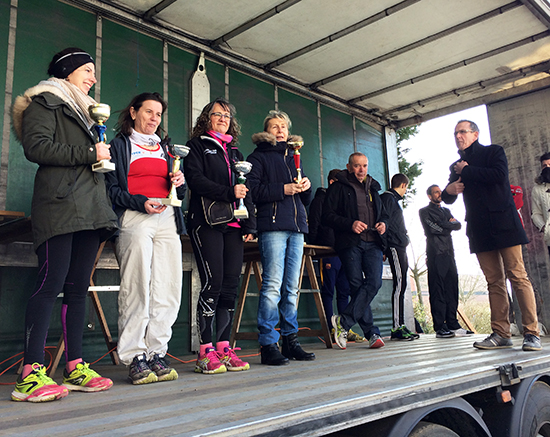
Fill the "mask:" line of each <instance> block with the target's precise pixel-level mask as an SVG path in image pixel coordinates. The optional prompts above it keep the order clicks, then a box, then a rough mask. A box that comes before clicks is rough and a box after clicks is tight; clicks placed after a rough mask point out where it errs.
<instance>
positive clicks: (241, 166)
mask: <svg viewBox="0 0 550 437" xmlns="http://www.w3.org/2000/svg"><path fill="white" fill-rule="evenodd" d="M233 168H234V169H235V171H237V172H239V176H238V177H237V182H238V183H239V184H244V183H245V182H246V177H245V176H244V175H245V174H248V173H250V170H252V164H251V163H250V162H248V161H237V162H235V163H233ZM234 215H235V218H238V219H241V220H244V219H247V218H248V209H246V206H244V199H239V207H238V208H237V209H236V210H235V211H234Z"/></svg>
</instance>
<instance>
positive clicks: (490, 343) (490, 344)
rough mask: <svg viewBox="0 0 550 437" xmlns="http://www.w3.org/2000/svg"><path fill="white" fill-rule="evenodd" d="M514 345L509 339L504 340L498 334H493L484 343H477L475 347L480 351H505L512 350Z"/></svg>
mask: <svg viewBox="0 0 550 437" xmlns="http://www.w3.org/2000/svg"><path fill="white" fill-rule="evenodd" d="M513 345H514V344H513V343H512V340H511V339H509V338H504V337H501V336H500V335H498V334H497V333H496V332H493V333H492V334H491V335H489V337H487V338H486V339H485V340H483V341H476V342H475V343H474V347H477V348H478V349H505V348H510V347H512V346H513Z"/></svg>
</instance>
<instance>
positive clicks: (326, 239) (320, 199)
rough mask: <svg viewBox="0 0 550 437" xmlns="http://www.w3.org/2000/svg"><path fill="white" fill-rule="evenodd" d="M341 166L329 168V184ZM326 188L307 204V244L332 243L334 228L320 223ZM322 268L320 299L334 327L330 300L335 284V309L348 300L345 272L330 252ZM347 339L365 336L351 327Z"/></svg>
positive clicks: (322, 244)
mask: <svg viewBox="0 0 550 437" xmlns="http://www.w3.org/2000/svg"><path fill="white" fill-rule="evenodd" d="M341 171H342V170H340V169H336V168H335V169H333V170H331V171H329V172H328V177H327V179H328V185H329V186H330V185H331V184H332V183H334V182H335V181H336V175H337V174H338V173H340V172H341ZM326 193H327V189H326V188H323V187H319V188H317V191H316V192H315V197H314V199H313V200H312V201H311V205H309V221H308V224H309V234H308V241H309V243H310V244H316V245H318V246H330V247H334V231H333V230H332V228H331V227H329V226H325V225H323V224H322V223H321V218H322V216H323V203H324V201H325V197H326ZM322 268H323V285H322V286H321V299H322V300H323V307H324V309H325V316H326V318H327V323H328V326H329V329H334V328H333V326H332V321H331V320H332V316H333V314H334V312H333V308H332V307H333V300H334V289H335V288H336V308H337V309H338V313H342V312H343V311H344V310H345V309H346V307H347V306H348V302H349V295H350V291H349V282H348V278H346V273H345V272H344V268H343V266H342V261H340V258H339V257H338V256H329V257H325V258H323V259H322ZM348 341H355V342H356V343H362V342H363V341H365V338H364V337H362V336H360V335H359V334H357V333H355V332H353V331H352V330H351V329H350V330H349V332H348Z"/></svg>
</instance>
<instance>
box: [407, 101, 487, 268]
mask: <svg viewBox="0 0 550 437" xmlns="http://www.w3.org/2000/svg"><path fill="white" fill-rule="evenodd" d="M462 119H467V120H471V121H474V122H475V123H476V124H477V125H478V127H479V130H480V135H479V142H480V143H481V144H491V137H490V133H489V122H488V119H487V110H486V108H485V106H477V107H475V108H470V109H467V110H465V111H460V112H456V113H454V114H451V115H446V116H444V117H439V118H436V119H434V120H430V121H427V122H425V123H422V124H421V125H420V126H419V128H418V131H419V133H418V134H416V135H415V136H414V137H412V138H410V139H409V140H407V141H404V142H402V143H401V145H402V147H403V148H405V149H410V151H409V152H408V153H407V154H406V155H405V156H406V158H407V161H409V162H410V163H411V164H413V163H415V162H419V161H422V162H423V164H422V174H421V175H420V176H419V177H417V178H416V179H415V181H414V187H415V188H416V191H417V193H416V196H415V197H414V198H412V199H411V200H410V201H409V203H408V205H407V207H406V208H405V210H404V216H405V225H406V227H407V230H408V233H409V238H410V240H411V244H410V245H409V247H408V256H409V264H410V265H411V266H413V265H414V259H418V258H419V257H422V259H424V253H425V251H426V237H425V235H424V230H423V229H422V225H421V224H420V219H419V216H418V210H419V209H420V208H423V207H425V206H427V205H428V203H429V199H428V196H427V195H426V189H427V188H428V187H429V186H430V185H432V184H437V185H439V187H440V188H441V189H442V190H443V189H444V188H445V186H446V185H447V182H448V180H449V166H450V165H451V164H452V163H453V162H454V161H456V160H457V159H458V158H459V156H458V149H457V147H456V144H455V142H454V137H453V132H454V128H455V126H456V123H457V122H458V121H459V120H462ZM442 205H443V206H445V207H447V208H449V209H450V210H451V213H452V214H453V216H454V217H455V218H456V219H457V220H458V221H460V222H461V223H462V229H460V230H459V231H453V233H452V236H453V244H454V248H455V259H456V264H457V268H458V273H459V274H468V275H478V274H479V275H481V274H482V272H481V269H480V268H479V264H478V262H477V258H476V257H475V255H472V254H470V248H469V246H468V238H467V237H466V223H465V221H464V214H465V211H464V202H463V199H462V194H459V196H458V198H457V200H456V201H455V203H453V204H452V205H446V204H444V203H442Z"/></svg>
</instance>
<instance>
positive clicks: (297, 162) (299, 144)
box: [287, 141, 304, 183]
mask: <svg viewBox="0 0 550 437" xmlns="http://www.w3.org/2000/svg"><path fill="white" fill-rule="evenodd" d="M287 144H288V145H289V146H290V148H291V149H293V150H294V165H296V172H297V173H298V176H297V177H296V182H297V183H300V182H302V169H301V168H300V149H301V148H302V147H304V142H303V141H289V142H288V143H287Z"/></svg>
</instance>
